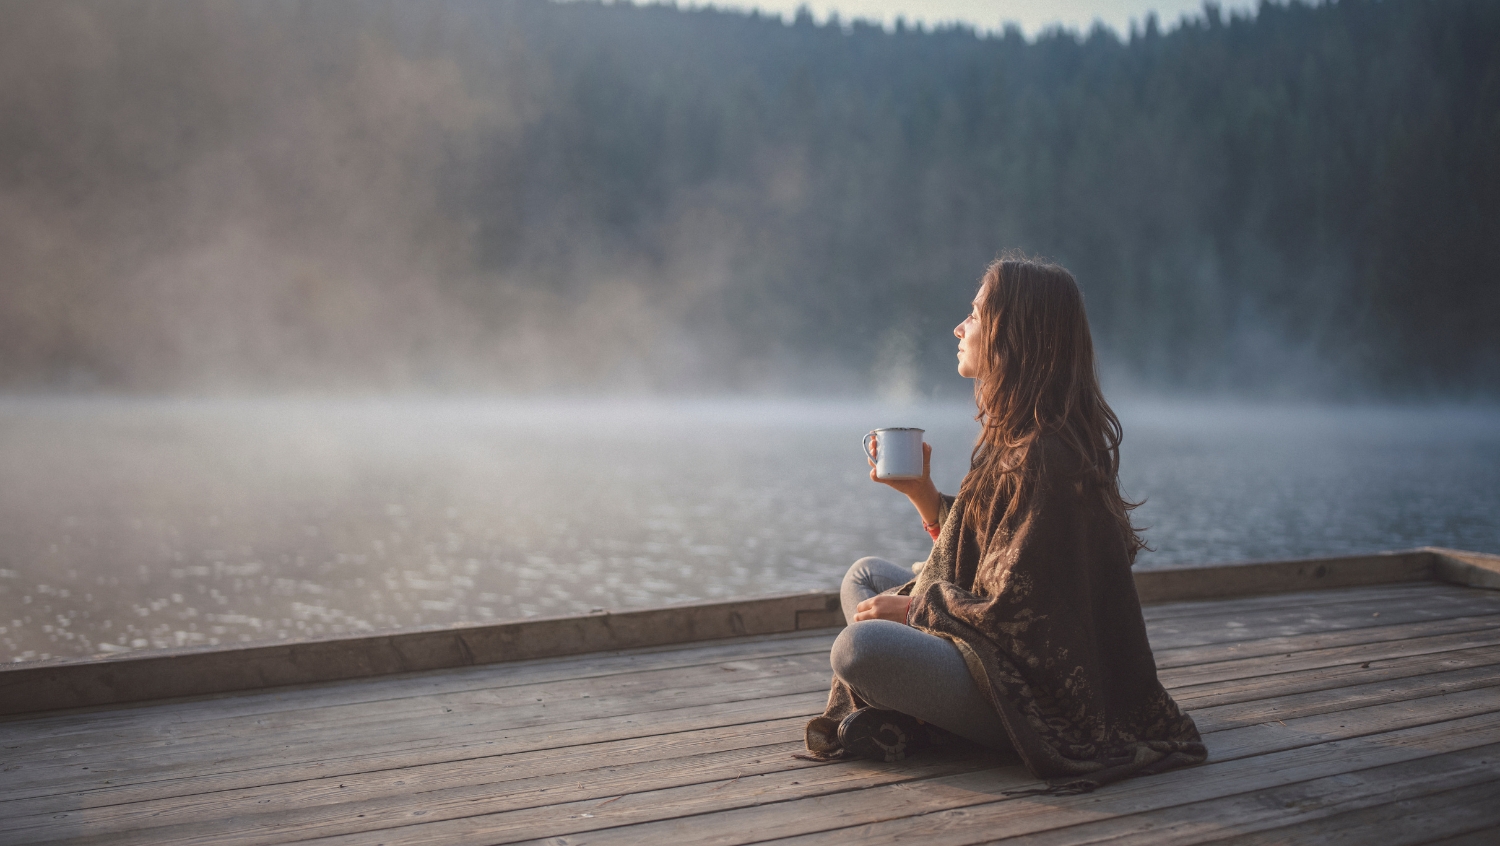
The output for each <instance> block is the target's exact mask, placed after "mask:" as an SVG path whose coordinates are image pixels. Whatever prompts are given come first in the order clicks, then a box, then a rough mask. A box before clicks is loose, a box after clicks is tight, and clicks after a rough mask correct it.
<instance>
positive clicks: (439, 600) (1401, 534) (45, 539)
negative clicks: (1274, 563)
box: [0, 400, 1500, 660]
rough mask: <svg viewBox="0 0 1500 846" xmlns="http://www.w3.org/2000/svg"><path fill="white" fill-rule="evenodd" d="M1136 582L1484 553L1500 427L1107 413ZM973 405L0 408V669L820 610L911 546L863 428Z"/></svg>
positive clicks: (94, 404) (964, 422) (906, 510)
mask: <svg viewBox="0 0 1500 846" xmlns="http://www.w3.org/2000/svg"><path fill="white" fill-rule="evenodd" d="M1120 411H1121V416H1122V418H1123V420H1124V423H1125V426H1126V449H1125V456H1124V477H1125V483H1126V487H1127V493H1128V494H1130V495H1131V496H1134V497H1145V498H1147V500H1148V502H1147V504H1146V505H1145V506H1143V507H1142V508H1141V509H1140V510H1139V511H1138V512H1137V516H1138V519H1137V522H1138V523H1141V524H1144V525H1148V526H1150V527H1151V528H1150V530H1149V531H1148V533H1147V536H1148V539H1149V540H1150V541H1151V543H1152V545H1153V546H1154V547H1156V551H1155V552H1148V553H1143V554H1142V558H1141V561H1140V563H1139V565H1138V566H1141V567H1150V566H1160V565H1163V564H1182V563H1208V562H1216V561H1238V560H1249V559H1265V558H1279V557H1296V556H1306V555H1318V554H1339V553H1347V552H1355V551H1368V550H1377V549H1394V548H1406V547H1412V546H1418V545H1423V544H1438V545H1444V546H1454V547H1462V548H1469V549H1481V550H1486V551H1500V517H1497V515H1500V413H1497V412H1495V411H1456V412H1455V411H1449V412H1431V411H1371V410H1367V409H1366V410H1359V409H1355V410H1337V411H1334V410H1317V409H1311V410H1310V409H1269V410H1267V409H1250V408H1244V407H1238V408H1225V407H1209V406H1172V405H1137V406H1132V405H1124V406H1123V407H1122V408H1121V409H1120ZM970 417H971V410H970V407H968V406H965V405H924V406H918V407H905V408H896V407H882V406H877V405H851V404H835V403H781V402H751V401H735V402H652V403H645V402H642V403H619V402H617V403H602V402H583V401H578V402H567V401H551V402H547V403H534V402H533V403H526V402H499V401H496V402H456V401H454V402H408V403H380V402H339V403H335V402H316V401H275V402H271V401H267V402H228V401H224V402H208V401H195V402H167V401H161V402H139V401H104V400H66V401H64V400H45V401H44V400H9V401H5V402H0V479H3V481H4V484H3V485H0V659H12V660H14V659H21V660H25V659H33V658H43V657H85V656H90V655H95V654H103V653H110V652H119V651H125V650H134V649H151V648H166V647H173V646H186V645H206V644H228V643H239V642H263V641H272V640H277V639H284V638H300V637H319V636H328V635H334V634H340V633H351V632H364V631H372V630H376V629H392V628H410V627H417V626H433V625H449V624H453V623H464V622H483V621H487V620H504V619H515V618H520V617H525V616H531V615H538V614H544V615H556V614H571V613H587V612H590V611H592V610H594V609H610V610H624V609H630V608H641V607H649V606H654V605H662V604H670V603H676V602H686V601H692V600H700V599H713V598H722V597H732V596H752V595H758V594H771V593H784V592H789V591H797V590H807V589H831V588H833V587H835V586H836V584H837V581H838V579H839V577H840V576H841V575H842V573H843V571H844V569H845V568H846V567H847V566H848V564H849V563H850V562H851V561H853V560H854V559H855V558H858V557H859V556H861V555H868V554H876V555H883V556H885V557H889V558H892V559H894V560H897V561H902V562H908V561H915V560H918V559H921V558H923V557H925V556H926V549H927V548H928V547H929V546H930V542H929V541H928V539H927V536H926V534H925V533H924V532H923V531H922V528H921V525H920V520H918V519H917V517H916V516H915V512H914V511H912V510H911V508H910V506H909V505H907V504H906V501H905V500H904V498H902V497H901V496H900V495H899V494H896V493H894V492H892V491H890V490H888V489H886V488H884V487H882V486H878V485H874V484H872V483H870V482H869V481H868V479H867V478H866V473H867V469H866V468H865V465H864V460H863V457H862V455H861V454H860V446H859V440H860V436H861V435H862V434H863V433H864V432H865V431H867V430H868V429H870V428H874V427H876V426H913V425H914V426H921V427H923V428H926V429H927V430H928V436H927V439H928V440H929V441H930V442H931V443H933V444H934V445H935V458H934V465H935V466H934V475H935V477H936V478H937V480H938V483H939V486H940V487H941V488H943V489H944V490H946V491H949V492H952V491H953V490H955V489H956V488H957V485H958V480H959V479H960V478H961V476H962V473H963V470H964V467H965V465H966V463H967V457H968V449H969V445H970V443H971V442H972V439H973V436H974V432H975V429H974V424H973V422H972V420H971V419H970Z"/></svg>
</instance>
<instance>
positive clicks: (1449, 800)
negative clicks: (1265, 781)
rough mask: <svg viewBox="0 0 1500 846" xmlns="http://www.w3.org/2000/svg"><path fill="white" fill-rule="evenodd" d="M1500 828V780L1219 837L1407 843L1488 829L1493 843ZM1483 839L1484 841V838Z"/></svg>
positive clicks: (1253, 841) (1240, 843) (1332, 844)
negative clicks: (1255, 831)
mask: <svg viewBox="0 0 1500 846" xmlns="http://www.w3.org/2000/svg"><path fill="white" fill-rule="evenodd" d="M1497 830H1500V781H1491V782H1487V783H1484V784H1475V785H1471V786H1468V787H1462V788H1458V789H1456V790H1450V791H1447V792H1444V793H1439V794H1434V795H1428V796H1422V797H1418V798H1404V799H1397V800H1395V801H1392V802H1389V803H1382V804H1379V805H1376V806H1375V807H1372V808H1365V809H1362V810H1359V811H1351V812H1349V813H1346V814H1339V815H1337V816H1332V817H1327V818H1324V819H1318V820H1313V821H1310V822H1305V823H1299V824H1297V825H1293V826H1287V827H1285V828H1277V829H1272V830H1270V831H1263V832H1257V833H1255V834H1250V835H1244V836H1239V837H1235V838H1232V839H1229V840H1225V841H1220V842H1226V843H1233V844H1237V846H1260V845H1261V844H1267V846H1269V844H1281V843H1309V844H1314V843H1315V844H1319V846H1323V844H1327V846H1338V844H1350V846H1365V844H1369V843H1379V844H1381V846H1407V844H1413V846H1414V844H1419V843H1426V842H1429V841H1431V840H1433V839H1434V838H1439V837H1443V836H1445V835H1448V834H1471V833H1474V832H1479V831H1484V832H1486V833H1487V834H1488V836H1489V840H1488V841H1487V842H1488V843H1491V844H1493V843H1494V842H1495V839H1496V837H1497ZM1481 842H1484V841H1481Z"/></svg>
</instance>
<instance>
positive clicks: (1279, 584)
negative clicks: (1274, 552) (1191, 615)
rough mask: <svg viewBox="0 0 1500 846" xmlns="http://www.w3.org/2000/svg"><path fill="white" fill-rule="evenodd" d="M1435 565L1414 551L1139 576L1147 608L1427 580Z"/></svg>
mask: <svg viewBox="0 0 1500 846" xmlns="http://www.w3.org/2000/svg"><path fill="white" fill-rule="evenodd" d="M1434 563H1435V558H1434V556H1433V555H1432V554H1431V553H1428V552H1424V551H1420V550H1412V551H1403V552H1380V553H1376V554H1374V555H1350V556H1342V557H1337V558H1310V559H1305V560H1301V561H1269V562H1263V563H1256V564H1226V565H1222V566H1216V567H1191V568H1187V567H1184V568H1164V569H1161V570H1140V571H1137V572H1136V573H1135V589H1136V593H1137V594H1139V595H1140V597H1141V602H1142V603H1143V604H1150V603H1158V602H1174V601H1182V600H1187V599H1222V598H1225V597H1237V596H1252V595H1255V594H1269V593H1288V592H1292V591H1299V590H1322V589H1325V588H1339V587H1353V586H1356V585H1374V584H1386V583H1390V582H1414V581H1423V580H1425V579H1429V578H1431V577H1432V571H1433V566H1434Z"/></svg>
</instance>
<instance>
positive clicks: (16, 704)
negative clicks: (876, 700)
mask: <svg viewBox="0 0 1500 846" xmlns="http://www.w3.org/2000/svg"><path fill="white" fill-rule="evenodd" d="M1429 579H1431V580H1437V581H1442V582H1448V583H1452V584H1458V585H1464V586H1468V587H1478V588H1489V589H1492V590H1500V555H1489V554H1485V553H1478V552H1465V551H1461V550H1452V549H1441V548H1438V547H1423V548H1421V549H1412V550H1404V551H1399V552H1381V553H1376V554H1372V555H1351V556H1343V557H1336V558H1308V559H1302V560H1295V561H1267V562H1258V563H1250V564H1227V565H1219V566H1211V567H1174V568H1165V569H1160V570H1141V571H1137V572H1136V573H1135V582H1136V590H1137V592H1138V593H1139V595H1140V598H1141V602H1142V604H1146V605H1151V604H1158V603H1163V602H1179V601H1188V600H1204V599H1227V598H1230V597H1236V596H1253V595H1263V594H1275V593H1290V592H1295V591H1305V590H1318V589H1322V588H1342V587H1356V586H1359V585H1375V584H1389V583H1393V582H1410V581H1422V580H1429ZM842 625H844V619H843V613H842V611H841V609H840V605H839V596H838V594H837V593H827V592H822V591H815V592H808V593H799V594H789V595H783V596H771V597H763V598H756V599H737V600H725V601H720V602H705V603H695V604H691V605H677V606H668V607H664V608H651V609H645V610H640V611H623V612H618V613H612V612H605V613H595V614H588V615H583V616H574V617H551V618H542V619H528V620H517V621H513V622H507V623H495V624H484V625H461V626H454V627H451V628H446V629H436V630H432V629H429V630H422V631H397V632H390V633H386V634H377V635H358V636H343V637H333V638H324V639H317V640H296V641H282V642H278V643H272V644H264V645H255V646H244V647H229V648H225V647H197V648H187V649H169V650H160V651H153V652H149V653H141V654H127V655H118V656H107V657H101V658H95V659H84V660H77V659H60V660H51V661H32V662H25V663H14V664H8V665H6V664H0V716H10V715H18V714H35V713H37V712H42V711H56V710H62V709H68V708H84V707H94V706H103V705H119V704H123V703H129V702H144V701H151V700H160V699H175V698H178V697H185V696H203V695H209V694H219V693H233V692H236V691H246V690H257V689H261V688H270V687H280V686H283V685H296V684H311V683H317V682H327V681H339V680H347V679H359V678H370V677H374V676H383V675H389V674H393V673H409V672H416V671H421V670H441V669H452V668H456V667H468V666H477V665H481V664H495V663H501V662H506V661H522V660H528V659H536V658H556V657H562V656H566V655H579V654H584V653H589V652H607V651H614V650H620V649H630V648H635V647H646V646H666V645H671V644H679V643H691V642H695V641H706V640H715V639H719V638H727V637H741V636H747V635H767V634H780V633H786V632H795V631H803V630H809V629H828V628H834V627H839V626H842Z"/></svg>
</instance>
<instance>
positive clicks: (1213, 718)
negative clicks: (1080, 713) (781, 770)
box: [6, 672, 1497, 816]
mask: <svg viewBox="0 0 1500 846" xmlns="http://www.w3.org/2000/svg"><path fill="white" fill-rule="evenodd" d="M1490 675H1491V678H1490V682H1494V676H1496V675H1497V673H1494V672H1491V673H1490ZM1422 681H1424V682H1430V684H1421V685H1407V688H1404V690H1392V688H1389V687H1380V685H1365V688H1359V690H1355V691H1353V694H1350V696H1346V694H1343V693H1340V691H1334V694H1331V696H1328V697H1325V699H1320V700H1317V702H1301V700H1295V699H1293V700H1278V702H1277V703H1275V711H1274V714H1275V715H1278V717H1283V718H1286V717H1290V715H1296V714H1307V712H1313V711H1317V709H1329V708H1332V709H1346V708H1349V706H1350V703H1352V702H1353V703H1361V702H1362V703H1370V702H1371V700H1373V699H1379V700H1391V699H1400V697H1413V696H1421V694H1431V693H1434V691H1451V690H1458V688H1463V685H1464V684H1466V682H1467V684H1473V682H1475V679H1463V678H1458V679H1455V678H1439V679H1422ZM1367 688H1368V690H1367ZM1220 711H1223V709H1220ZM1200 717H1202V718H1200V723H1202V724H1203V726H1205V729H1209V730H1214V729H1223V727H1226V726H1229V724H1247V723H1254V721H1262V720H1263V718H1265V714H1263V712H1260V711H1251V712H1248V714H1244V712H1242V714H1239V715H1238V720H1218V718H1217V714H1203V715H1200ZM780 729H781V730H784V733H786V736H796V730H798V729H799V726H793V727H790V729H789V727H786V726H784V724H783V726H780ZM651 759H652V760H654V757H651ZM490 760H492V759H490ZM684 765H685V763H684ZM440 766H443V765H440ZM514 766H516V765H514V763H510V765H508V768H510V769H513V771H514ZM694 766H696V765H694ZM429 768H431V766H429ZM419 769H420V768H419ZM523 772H529V769H523ZM516 777H520V774H517V775H516ZM341 780H342V778H341ZM402 780H405V778H402ZM192 787H193V789H195V790H201V789H202V784H193V786H192ZM342 789H344V787H342V786H341V790H342ZM278 792H281V793H291V795H296V796H306V792H308V787H306V786H305V784H287V786H282V787H278V789H272V790H261V792H260V793H257V796H258V798H257V799H255V801H261V799H263V798H267V796H272V795H276V793H278ZM348 795H350V796H354V793H348ZM52 799H54V802H52V804H51V805H43V807H40V808H33V813H49V811H54V808H55V799H57V796H52ZM201 801H204V799H201V798H198V796H193V798H189V799H187V802H189V804H196V802H201ZM463 801H465V802H466V801H469V799H468V798H465V799H463ZM210 804H211V801H210ZM12 807H15V805H12ZM20 807H26V805H20ZM142 807H150V808H153V810H150V811H145V813H150V814H151V816H156V814H165V813H168V810H169V808H171V807H174V805H172V804H171V802H166V804H157V805H151V804H148V802H147V804H145V805H142ZM273 807H281V805H273ZM6 813H7V816H17V814H20V810H12V808H7V810H6Z"/></svg>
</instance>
